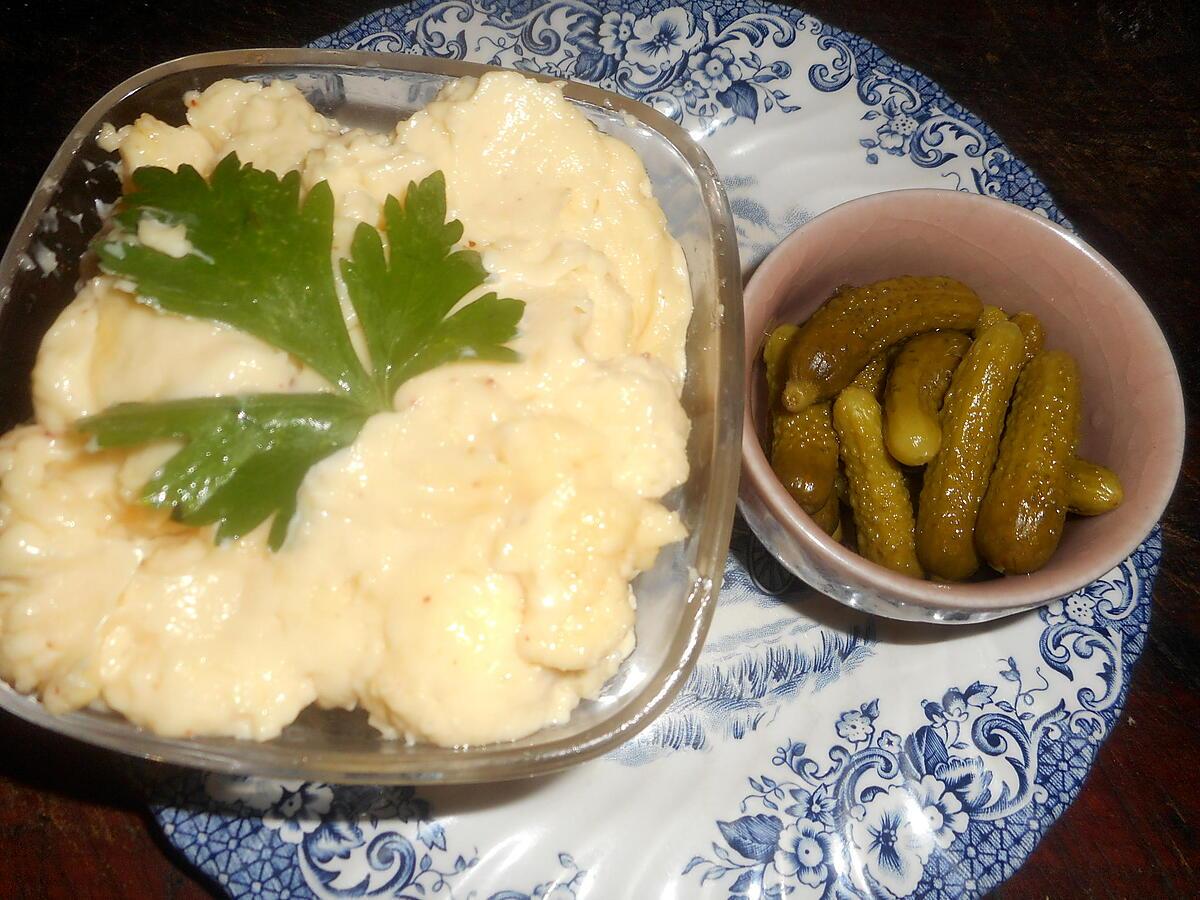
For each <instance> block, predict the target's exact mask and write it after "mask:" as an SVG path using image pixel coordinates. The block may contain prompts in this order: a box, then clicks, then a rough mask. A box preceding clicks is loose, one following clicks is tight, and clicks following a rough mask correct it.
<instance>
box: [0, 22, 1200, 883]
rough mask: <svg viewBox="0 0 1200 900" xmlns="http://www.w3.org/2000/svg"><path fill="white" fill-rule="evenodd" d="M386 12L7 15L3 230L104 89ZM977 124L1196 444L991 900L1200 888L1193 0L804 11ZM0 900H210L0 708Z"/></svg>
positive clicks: (1197, 136) (1199, 41) (103, 769)
mask: <svg viewBox="0 0 1200 900" xmlns="http://www.w3.org/2000/svg"><path fill="white" fill-rule="evenodd" d="M378 3H379V0H324V2H320V3H312V2H306V3H303V4H301V3H295V4H289V3H286V2H284V0H257V2H246V0H205V2H195V0H191V2H186V3H185V2H175V0H149V2H144V0H143V2H133V0H127V2H113V0H104V2H84V3H80V4H76V5H75V6H74V8H73V9H72V11H71V12H70V13H67V12H65V9H66V6H65V5H60V4H56V3H49V2H34V0H27V2H22V3H12V2H0V22H2V23H3V25H0V84H3V85H4V86H5V90H4V94H3V96H4V97H5V102H4V109H3V113H4V115H5V122H6V125H5V127H4V136H5V144H6V146H7V147H8V150H7V151H6V152H5V158H4V164H3V171H4V177H3V178H2V179H0V240H7V237H8V235H9V233H10V232H11V229H12V228H13V226H14V225H15V224H16V221H17V218H18V217H19V215H20V212H21V210H22V208H23V207H24V204H25V202H26V201H27V199H28V197H29V195H30V193H31V192H32V190H33V187H34V185H35V183H36V182H37V179H38V177H39V175H40V174H41V171H42V169H43V168H44V167H45V165H46V163H47V162H48V161H49V159H50V157H51V155H52V154H53V152H54V150H55V149H56V148H57V146H58V144H59V143H60V142H61V141H62V139H63V138H64V137H65V136H66V134H67V132H68V130H69V129H70V127H71V126H72V125H73V124H74V122H75V121H76V120H77V119H78V117H79V116H80V115H81V114H82V113H83V111H84V110H85V109H86V107H87V106H88V105H89V104H90V103H91V102H92V101H93V100H95V99H96V98H97V97H99V96H100V94H101V93H103V92H104V91H105V90H107V88H109V87H110V86H112V85H115V84H116V83H118V82H119V81H121V80H122V79H124V78H126V77H128V76H129V75H132V74H134V73H135V72H137V71H138V70H140V69H142V68H145V67H146V66H149V65H151V64H153V63H156V62H160V61H162V60H165V59H168V58H170V57H174V56H179V55H183V54H187V53H195V52H199V51H203V50H216V49H225V48H233V47H251V46H295V45H299V44H303V43H305V42H307V41H309V40H311V39H312V38H315V37H317V36H318V35H321V34H324V33H327V32H329V31H331V30H334V29H336V28H337V27H339V26H341V25H343V24H345V23H347V22H349V21H350V20H352V19H354V18H356V17H358V16H360V15H362V14H365V13H368V12H371V11H372V10H373V9H374V8H375V7H376V6H377V5H378ZM799 5H802V6H803V7H804V8H806V9H807V10H809V11H810V12H812V13H813V14H815V15H817V16H819V17H821V18H823V19H826V20H827V21H829V22H831V23H833V24H836V25H839V26H841V27H843V28H846V29H849V30H851V31H856V32H858V33H860V34H862V35H864V36H865V37H868V38H870V39H871V40H873V41H875V42H876V43H878V44H880V45H881V46H882V47H884V48H885V49H886V50H888V51H889V52H891V53H892V54H893V55H894V56H895V57H897V58H898V59H900V60H901V61H903V62H905V63H908V64H910V65H912V66H914V67H915V68H918V69H919V70H921V71H922V72H924V73H926V74H927V75H929V76H930V77H932V78H933V79H935V80H936V81H938V82H940V83H941V84H942V86H943V87H945V88H946V90H947V91H948V92H949V93H950V94H951V95H952V96H953V97H955V98H956V99H957V100H959V101H960V102H962V103H963V104H964V105H965V106H966V107H967V108H969V109H971V110H973V111H974V112H976V113H977V114H979V115H980V116H981V117H982V118H983V119H984V120H985V121H987V122H988V123H989V124H991V125H992V126H993V127H994V128H995V129H996V130H997V131H998V132H999V133H1000V135H1001V136H1002V137H1003V138H1004V139H1005V140H1006V141H1007V142H1008V144H1009V146H1010V147H1011V148H1012V149H1013V151H1014V152H1015V153H1016V154H1017V155H1018V156H1019V157H1021V158H1022V159H1024V160H1025V161H1026V162H1028V163H1029V164H1030V165H1031V166H1032V167H1033V169H1034V171H1036V172H1038V173H1039V174H1040V175H1041V177H1042V179H1043V180H1044V181H1045V182H1046V184H1047V185H1048V186H1049V188H1050V190H1051V192H1052V193H1053V194H1054V196H1055V197H1056V198H1057V200H1058V202H1059V205H1060V206H1061V208H1062V209H1063V211H1064V212H1065V213H1066V215H1067V216H1068V217H1069V218H1070V219H1071V220H1072V221H1073V222H1074V223H1075V225H1076V226H1077V227H1078V229H1079V231H1080V233H1081V234H1082V235H1083V236H1084V237H1085V238H1086V239H1087V240H1088V241H1090V242H1091V243H1092V244H1094V245H1095V246H1096V247H1097V248H1099V249H1100V250H1101V252H1103V253H1104V254H1106V255H1107V256H1108V257H1109V259H1111V260H1112V261H1113V262H1114V263H1115V264H1116V266H1117V267H1118V268H1120V269H1121V270H1122V271H1123V272H1124V273H1125V274H1126V275H1127V276H1128V278H1129V279H1130V280H1131V281H1132V282H1133V284H1134V285H1135V286H1136V287H1137V288H1138V289H1139V290H1141V292H1142V294H1143V296H1144V297H1145V298H1146V300H1147V302H1148V303H1149V304H1150V306H1151V308H1152V309H1153V310H1154V313H1155V314H1156V315H1157V317H1158V320H1159V322H1160V323H1161V324H1162V326H1163V329H1164V330H1165V332H1166V334H1167V339H1168V340H1169V341H1170V342H1171V345H1172V346H1173V347H1174V349H1175V351H1176V353H1177V355H1178V360H1179V366H1180V371H1181V374H1182V376H1183V380H1184V390H1185V393H1186V394H1187V395H1188V402H1187V406H1188V415H1189V420H1190V422H1191V423H1192V424H1191V427H1189V429H1188V434H1189V448H1188V454H1187V458H1186V460H1185V463H1184V469H1183V475H1182V477H1181V480H1180V482H1179V487H1178V489H1177V490H1176V493H1175V498H1174V500H1173V502H1172V504H1171V506H1170V508H1169V509H1168V511H1167V515H1166V559H1165V562H1164V566H1163V572H1162V575H1161V577H1160V579H1159V581H1158V586H1157V589H1156V591H1155V597H1154V612H1153V620H1152V623H1151V628H1150V639H1149V643H1148V645H1147V647H1146V651H1145V655H1144V657H1143V659H1142V662H1141V664H1140V665H1139V666H1138V669H1137V671H1136V672H1135V674H1134V676H1133V689H1132V691H1131V693H1130V696H1129V701H1128V706H1127V709H1126V715H1125V718H1124V721H1123V722H1122V724H1121V725H1120V726H1119V727H1118V728H1117V729H1116V730H1115V731H1114V733H1113V735H1112V737H1111V738H1110V739H1109V741H1108V742H1107V743H1106V744H1105V746H1104V747H1103V749H1102V750H1101V752H1100V755H1099V758H1098V760H1097V763H1096V767H1095V769H1094V770H1093V772H1092V775H1091V777H1090V779H1089V780H1088V783H1087V785H1086V786H1085V788H1084V789H1083V792H1082V794H1081V795H1080V797H1079V799H1078V800H1077V801H1076V803H1075V804H1074V806H1072V807H1071V809H1070V810H1069V811H1068V812H1067V813H1066V814H1065V815H1064V816H1063V818H1062V819H1061V821H1059V822H1058V824H1056V825H1055V826H1054V827H1053V828H1052V829H1051V831H1050V833H1049V834H1048V835H1047V836H1046V838H1045V839H1044V840H1043V841H1042V843H1041V845H1040V846H1039V847H1038V848H1037V850H1036V851H1035V852H1034V854H1033V856H1032V857H1031V858H1030V860H1029V861H1028V862H1027V863H1026V864H1025V866H1024V867H1023V868H1022V869H1021V871H1020V872H1018V873H1017V874H1016V875H1015V876H1014V877H1013V878H1012V879H1011V880H1010V881H1009V882H1008V883H1007V884H1006V885H1004V886H1003V887H1002V888H1000V889H999V890H997V891H996V892H995V894H994V896H996V897H1001V898H1014V897H1122V898H1123V897H1139V896H1140V897H1182V896H1191V895H1195V894H1196V893H1197V890H1198V888H1197V885H1198V884H1200V842H1198V839H1197V829H1200V777H1198V775H1197V772H1198V771H1200V604H1197V602H1196V593H1197V588H1198V587H1200V553H1198V552H1197V551H1198V550H1200V548H1198V546H1197V545H1198V541H1200V522H1198V520H1197V517H1196V515H1195V513H1194V512H1193V510H1194V509H1195V508H1196V505H1197V503H1198V502H1200V450H1198V449H1197V441H1196V438H1197V436H1198V435H1197V430H1196V423H1197V422H1200V415H1198V412H1200V410H1198V409H1197V399H1198V398H1200V394H1198V392H1197V388H1198V386H1200V381H1198V379H1200V349H1198V348H1197V347H1196V344H1195V343H1193V342H1194V341H1196V339H1197V327H1196V326H1197V324H1200V317H1198V316H1197V313H1196V304H1197V302H1198V300H1197V289H1198V288H1200V280H1198V279H1197V278H1196V274H1197V259H1198V257H1200V241H1198V240H1197V233H1198V231H1200V222H1198V221H1197V219H1198V218H1200V203H1198V202H1197V200H1198V186H1200V87H1198V85H1200V12H1197V10H1196V9H1195V5H1194V4H1193V3H1192V0H1173V2H1172V0H1164V2H1160V3H1154V2H1149V0H1113V2H1106V3H1097V4H1093V3H1089V2H1071V3H1067V2H1058V3H1050V2H1047V0H1007V2H1004V0H990V2H975V3H972V2H967V3H964V2H961V0H924V2H922V3H921V4H919V5H917V4H908V3H896V2H894V0H870V2H866V0H858V2H855V3H852V4H847V3H839V2H836V0H808V2H804V3H802V4H799ZM0 748H3V749H0V896H4V897H14V896H15V897H29V898H42V897H46V898H54V897H76V898H86V897H141V896H147V897H160V896H168V897H180V898H183V897H188V898H194V897H204V896H207V895H208V892H209V891H210V888H209V887H208V886H207V885H206V884H205V883H204V882H203V880H202V878H200V877H198V876H197V875H196V874H195V873H193V872H191V871H189V870H187V869H186V868H185V867H183V866H182V865H181V864H180V863H179V862H178V861H177V860H176V858H175V857H173V856H172V855H170V854H169V852H168V851H167V850H166V849H165V848H164V845H163V844H162V842H161V840H160V838H159V837H158V833H157V829H156V828H155V827H154V825H153V822H152V821H151V820H150V819H149V817H148V815H147V813H146V812H145V810H144V807H143V805H142V802H141V799H140V795H139V793H138V791H137V789H136V788H135V787H133V786H131V785H129V784H128V783H127V782H126V781H125V780H124V779H123V778H122V777H121V775H120V774H119V773H120V771H121V770H120V767H118V766H116V765H115V764H114V760H113V759H112V758H111V757H109V756H108V755H106V754H104V753H100V752H97V751H94V750H90V749H88V748H85V747H82V746H80V745H77V744H74V743H72V742H69V741H65V740H62V739H57V738H52V737H46V736H44V735H40V734H37V733H35V732H34V730H33V729H31V728H29V727H27V726H25V725H23V724H21V723H19V722H17V721H16V720H14V719H13V718H11V717H9V716H0Z"/></svg>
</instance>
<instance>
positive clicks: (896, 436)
mask: <svg viewBox="0 0 1200 900" xmlns="http://www.w3.org/2000/svg"><path fill="white" fill-rule="evenodd" d="M970 345H971V340H970V338H968V337H967V336H966V335H965V334H963V333H962V332H961V331H931V332H929V333H927V334H922V335H918V336H917V337H915V338H913V339H912V340H910V341H908V342H907V343H906V344H905V345H904V347H903V349H901V351H900V353H899V355H898V356H897V357H896V361H895V362H894V363H893V364H892V371H891V374H890V375H889V376H888V380H887V388H886V390H885V391H884V395H883V412H884V422H885V423H886V428H885V430H884V436H885V437H886V439H887V448H888V450H889V451H890V452H891V454H892V456H894V457H895V458H896V461H897V462H900V463H902V464H903V465H906V466H923V465H925V463H927V462H929V461H930V460H931V459H933V457H934V456H936V455H937V452H938V448H940V447H941V445H942V426H941V423H940V421H939V418H938V411H939V410H940V409H941V405H942V398H943V397H944V396H945V394H946V388H947V387H949V385H950V376H951V375H952V374H953V373H954V370H955V369H956V368H957V367H958V364H959V362H961V361H962V358H963V354H965V353H966V352H967V348H968V347H969V346H970Z"/></svg>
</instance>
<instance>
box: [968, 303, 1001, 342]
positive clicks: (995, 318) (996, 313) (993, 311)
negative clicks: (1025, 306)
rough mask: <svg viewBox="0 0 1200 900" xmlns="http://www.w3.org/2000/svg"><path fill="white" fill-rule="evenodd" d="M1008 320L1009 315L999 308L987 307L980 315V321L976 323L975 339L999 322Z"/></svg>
mask: <svg viewBox="0 0 1200 900" xmlns="http://www.w3.org/2000/svg"><path fill="white" fill-rule="evenodd" d="M1007 319H1008V313H1006V312H1005V311H1004V310H1003V309H1001V308H1000V307H999V306H990V305H989V306H985V307H984V308H983V310H982V311H981V312H980V313H979V321H978V322H976V323H975V337H979V335H981V334H983V333H984V332H985V331H987V330H988V329H989V328H991V327H992V326H993V325H995V324H996V323H997V322H1004V321H1007Z"/></svg>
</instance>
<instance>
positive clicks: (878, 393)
mask: <svg viewBox="0 0 1200 900" xmlns="http://www.w3.org/2000/svg"><path fill="white" fill-rule="evenodd" d="M899 349H900V345H899V344H895V345H893V346H891V347H889V348H888V349H886V350H884V351H883V352H882V353H880V354H879V355H878V356H873V357H872V358H871V361H870V362H869V363H867V364H866V365H865V366H863V367H862V370H861V371H860V372H859V373H858V374H857V375H855V376H854V378H853V380H851V382H850V383H851V384H852V385H854V386H855V387H860V388H862V389H863V390H864V391H869V392H870V393H871V394H873V395H874V396H875V399H876V400H880V399H882V398H883V386H884V384H885V383H886V381H887V374H888V371H889V370H890V369H891V366H892V360H894V359H895V358H896V351H898V350H899Z"/></svg>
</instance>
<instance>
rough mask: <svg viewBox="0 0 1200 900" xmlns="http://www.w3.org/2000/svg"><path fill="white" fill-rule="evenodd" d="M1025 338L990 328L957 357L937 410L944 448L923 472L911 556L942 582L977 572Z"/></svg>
mask: <svg viewBox="0 0 1200 900" xmlns="http://www.w3.org/2000/svg"><path fill="white" fill-rule="evenodd" d="M1023 354H1024V337H1023V336H1022V334H1021V329H1020V328H1018V327H1017V326H1016V325H1014V324H1013V323H1012V322H1009V321H1007V320H1005V321H1002V322H997V323H996V324H995V325H993V326H991V327H990V328H988V329H987V330H986V331H984V332H983V333H982V334H980V335H979V337H978V338H976V339H975V342H974V343H973V344H972V345H971V348H970V349H969V350H968V351H967V354H966V356H964V357H963V360H962V362H961V363H959V365H958V368H957V369H956V370H955V372H954V376H953V377H952V378H951V379H950V388H949V390H947V392H946V399H945V402H944V403H943V404H942V446H941V449H940V450H939V451H938V455H937V456H935V457H934V458H933V461H932V462H930V463H929V465H928V466H927V467H926V469H925V478H924V482H923V484H922V487H921V500H920V504H919V507H918V512H917V556H918V558H919V559H920V561H921V565H922V566H923V567H924V569H925V571H926V572H928V573H929V574H931V575H933V576H935V577H937V578H941V579H943V580H946V581H960V580H962V579H964V578H969V577H970V576H971V575H973V574H974V573H975V571H976V570H977V569H978V568H979V556H978V554H977V553H976V551H975V521H976V518H977V517H978V515H979V505H980V503H982V501H983V495H984V492H985V491H986V490H987V486H988V479H989V477H990V476H991V472H992V467H993V466H994V465H995V462H996V453H997V451H998V449H999V445H1000V434H1001V431H1002V430H1003V428H1004V417H1005V413H1006V412H1007V410H1008V401H1009V398H1010V397H1011V396H1012V392H1013V386H1014V385H1015V384H1016V381H1017V375H1018V373H1019V372H1020V370H1021V363H1022V358H1023Z"/></svg>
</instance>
